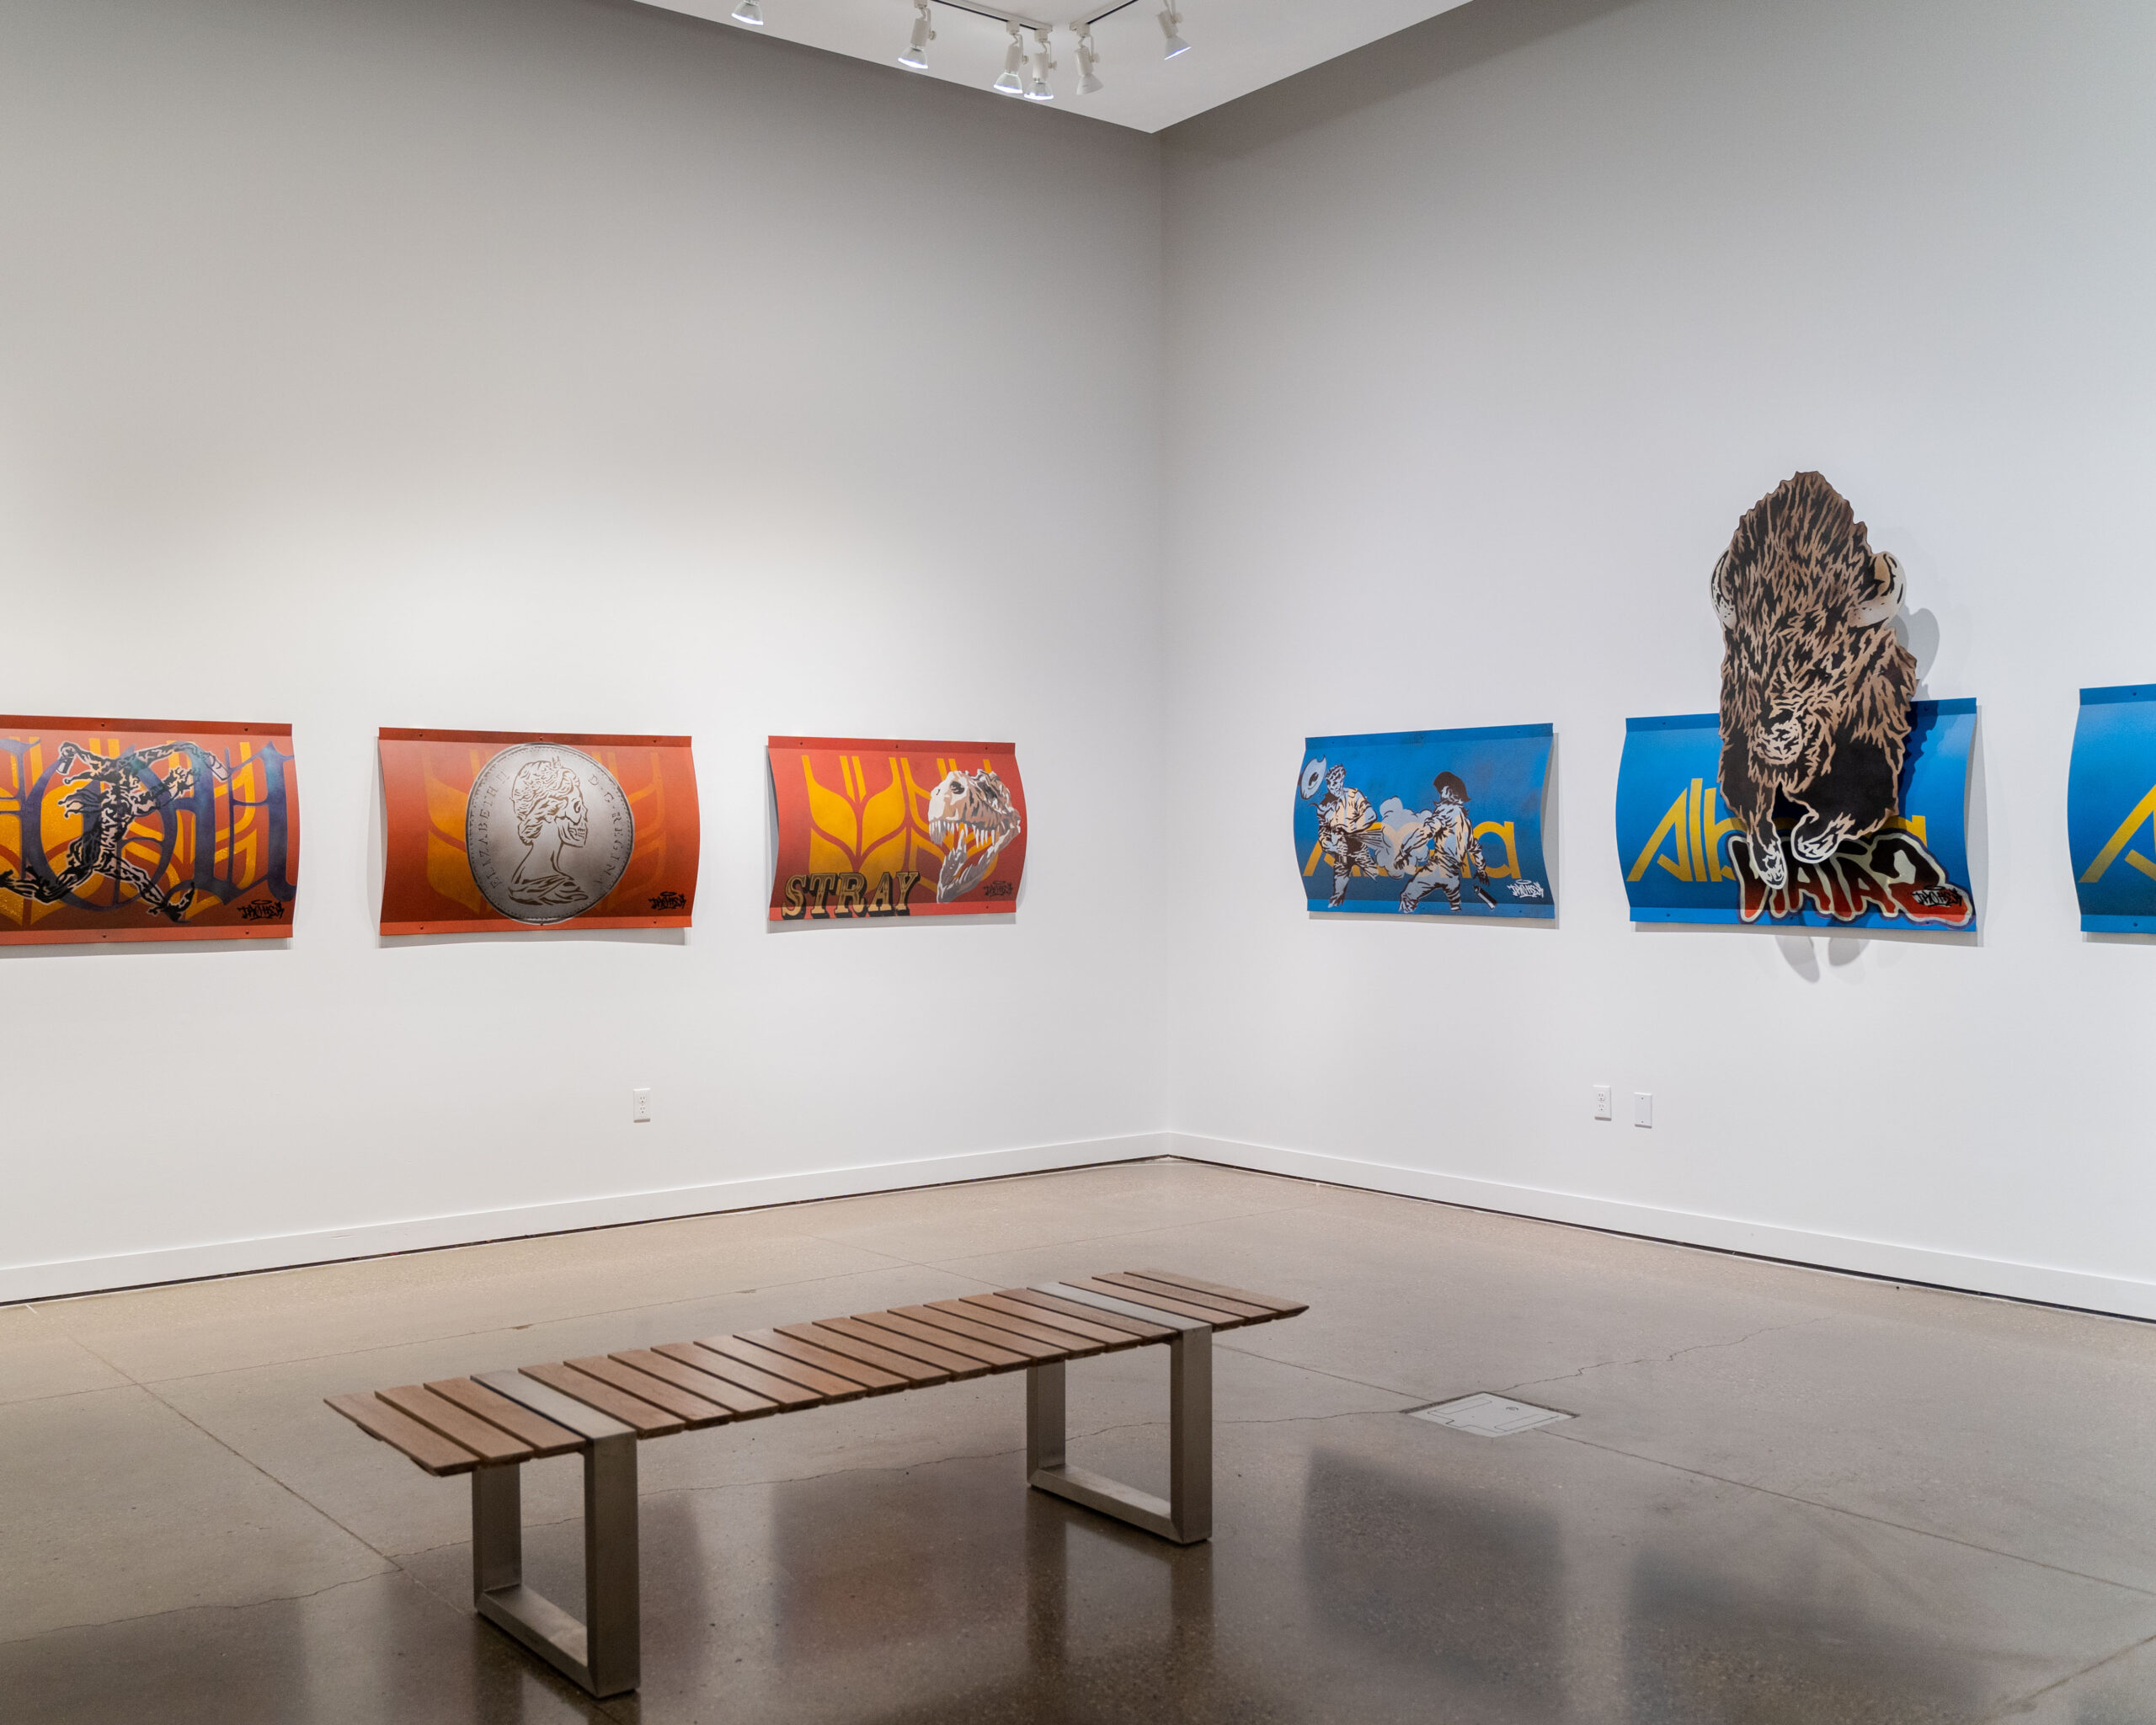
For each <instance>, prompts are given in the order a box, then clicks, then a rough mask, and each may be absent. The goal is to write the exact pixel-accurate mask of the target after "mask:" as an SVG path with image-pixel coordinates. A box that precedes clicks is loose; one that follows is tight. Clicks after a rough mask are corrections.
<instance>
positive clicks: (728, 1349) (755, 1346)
mask: <svg viewBox="0 0 2156 1725" xmlns="http://www.w3.org/2000/svg"><path fill="white" fill-rule="evenodd" d="M696 1346H698V1347H699V1348H710V1349H711V1350H712V1352H713V1353H714V1354H724V1355H725V1356H726V1357H727V1358H728V1359H738V1360H739V1361H740V1362H741V1363H742V1364H743V1365H753V1366H755V1367H757V1368H758V1369H759V1370H763V1371H767V1372H769V1373H771V1375H772V1376H774V1377H781V1378H784V1379H786V1380H787V1382H789V1383H795V1384H798V1385H800V1386H801V1387H802V1388H803V1389H804V1390H814V1391H815V1392H816V1393H817V1394H818V1395H819V1396H821V1397H823V1398H824V1399H825V1401H826V1402H851V1401H853V1400H855V1399H856V1398H857V1397H862V1396H866V1395H867V1393H868V1386H867V1385H866V1384H857V1383H856V1382H854V1381H853V1380H852V1379H851V1378H842V1377H841V1376H840V1375H838V1374H837V1373H836V1372H833V1371H825V1370H823V1368H822V1367H820V1366H814V1365H804V1364H803V1363H802V1362H801V1361H800V1360H798V1359H794V1358H793V1356H792V1354H780V1353H776V1352H775V1351H773V1350H772V1349H771V1348H766V1347H765V1346H764V1345H763V1344H762V1343H759V1342H752V1341H750V1339H749V1338H748V1337H746V1336H712V1337H708V1338H698V1340H697V1343H696Z"/></svg>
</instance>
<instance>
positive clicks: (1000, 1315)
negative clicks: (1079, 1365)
mask: <svg viewBox="0 0 2156 1725" xmlns="http://www.w3.org/2000/svg"><path fill="white" fill-rule="evenodd" d="M930 1303H931V1305H933V1306H935V1308H936V1310H937V1311H944V1312H950V1313H953V1314H955V1315H956V1316H961V1317H969V1318H971V1319H973V1320H974V1322H976V1323H984V1324H986V1325H988V1326H989V1327H990V1328H991V1329H995V1330H1001V1331H1002V1332H1004V1333H1006V1335H1012V1336H1022V1337H1026V1338H1030V1339H1032V1340H1033V1341H1036V1342H1044V1343H1047V1344H1048V1345H1049V1347H1051V1348H1054V1349H1055V1351H1056V1352H1057V1353H1059V1354H1061V1355H1063V1357H1064V1358H1065V1359H1082V1358H1084V1357H1085V1356H1086V1355H1087V1354H1104V1353H1106V1352H1107V1343H1105V1342H1096V1341H1095V1340H1093V1338H1091V1337H1090V1336H1081V1335H1079V1334H1077V1333H1076V1332H1074V1331H1070V1330H1060V1329H1058V1328H1057V1327H1055V1326H1054V1324H1053V1323H1050V1322H1046V1321H1045V1319H1043V1322H1039V1323H1036V1322H1033V1319H1031V1318H1029V1317H1020V1316H1014V1315H1013V1314H1011V1313H1010V1312H1007V1311H999V1310H998V1309H997V1308H996V1307H995V1306H990V1305H986V1304H985V1303H982V1302H979V1301H976V1300H932V1301H931V1302H930Z"/></svg>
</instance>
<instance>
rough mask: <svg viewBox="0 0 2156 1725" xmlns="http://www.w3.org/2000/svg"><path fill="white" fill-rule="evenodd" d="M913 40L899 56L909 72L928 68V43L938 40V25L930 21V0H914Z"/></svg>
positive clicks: (900, 63) (922, 70)
mask: <svg viewBox="0 0 2156 1725" xmlns="http://www.w3.org/2000/svg"><path fill="white" fill-rule="evenodd" d="M913 4H914V20H913V40H912V41H911V42H910V44H908V45H907V47H906V51H905V53H903V54H901V55H899V65H901V66H903V67H905V69H906V70H907V71H908V72H926V71H927V70H928V45H929V44H930V43H931V42H932V41H934V40H936V26H935V25H934V24H932V23H931V22H930V21H929V17H928V0H913Z"/></svg>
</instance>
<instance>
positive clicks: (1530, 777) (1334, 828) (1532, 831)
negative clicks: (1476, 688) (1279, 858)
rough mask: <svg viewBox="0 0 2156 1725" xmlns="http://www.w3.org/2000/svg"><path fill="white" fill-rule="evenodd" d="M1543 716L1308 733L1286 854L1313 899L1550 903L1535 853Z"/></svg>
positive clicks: (1522, 908) (1515, 911)
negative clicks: (1474, 724) (1451, 726)
mask: <svg viewBox="0 0 2156 1725" xmlns="http://www.w3.org/2000/svg"><path fill="white" fill-rule="evenodd" d="M1551 738H1552V733H1551V730H1550V727H1549V726H1548V725H1546V724H1513V725H1487V726H1483V727H1481V728H1479V729H1471V730H1449V731H1388V732H1385V733H1382V734H1374V735H1367V736H1353V737H1311V738H1310V739H1309V740H1307V741H1305V744H1304V745H1303V770H1302V773H1301V775H1300V777H1299V779H1298V781H1297V782H1296V786H1295V866H1296V868H1298V869H1299V870H1300V871H1301V873H1302V877H1303V896H1304V898H1305V900H1306V901H1307V902H1308V904H1309V905H1310V909H1311V910H1313V911H1340V912H1342V913H1347V912H1353V911H1365V912H1368V911H1382V912H1385V913H1388V914H1392V913H1398V914H1403V915H1407V916H1414V915H1417V914H1424V915H1436V916H1531V917H1545V918H1546V917H1550V916H1556V911H1557V904H1556V895H1555V893H1554V892H1553V891H1552V889H1551V887H1550V871H1549V868H1548V867H1547V866H1546V864H1545V863H1544V861H1543V857H1542V794H1543V786H1544V783H1545V780H1546V779H1547V777H1548V776H1549V770H1550V742H1551Z"/></svg>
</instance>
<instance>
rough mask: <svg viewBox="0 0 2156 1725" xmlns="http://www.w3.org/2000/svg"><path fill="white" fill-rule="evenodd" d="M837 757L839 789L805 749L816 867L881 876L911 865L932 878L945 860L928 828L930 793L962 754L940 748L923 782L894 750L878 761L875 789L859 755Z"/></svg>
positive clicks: (813, 865)
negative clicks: (946, 755)
mask: <svg viewBox="0 0 2156 1725" xmlns="http://www.w3.org/2000/svg"><path fill="white" fill-rule="evenodd" d="M838 763H839V785H838V788H835V789H834V788H832V787H831V786H830V785H827V784H825V783H824V782H822V781H820V780H819V779H818V777H816V769H815V766H814V764H813V763H812V762H811V761H810V759H809V756H807V755H805V754H804V755H803V756H802V757H801V776H802V780H803V783H804V784H805V785H806V786H807V788H808V792H809V872H810V873H813V874H846V873H858V874H865V875H867V877H868V878H869V879H871V880H874V879H878V877H879V876H881V875H883V874H885V873H897V872H899V871H900V870H903V869H911V870H912V871H914V872H915V873H918V874H921V875H925V876H926V877H927V878H928V879H931V880H933V879H935V878H936V872H937V869H938V868H941V867H942V863H943V846H941V845H939V844H937V842H936V841H934V840H933V839H931V838H930V837H929V836H928V796H929V793H930V792H931V791H932V790H934V789H935V788H936V787H937V784H939V783H941V782H942V779H943V777H944V775H945V774H947V773H948V772H952V771H953V770H954V769H955V768H956V767H957V766H958V761H956V760H955V759H953V760H945V759H943V758H942V757H941V756H938V757H937V761H936V777H935V778H934V779H932V780H931V781H930V782H929V783H928V784H927V785H926V786H923V785H922V784H921V782H920V781H919V780H918V779H916V778H915V777H914V776H913V763H912V762H911V761H909V760H907V759H906V758H905V756H900V755H892V756H887V757H885V759H884V760H883V761H881V762H879V763H878V768H879V770H878V773H877V777H879V778H881V779H882V781H883V782H882V783H881V784H880V785H878V787H877V788H875V789H874V790H871V789H870V788H869V777H870V770H869V768H868V766H867V762H866V761H863V760H862V757H861V756H858V755H841V756H839V757H838ZM981 765H982V766H990V762H988V761H985V760H984V761H982V762H981ZM999 860H1000V859H999ZM989 872H990V873H991V874H992V873H995V870H994V869H993V868H990V871H989Z"/></svg>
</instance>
